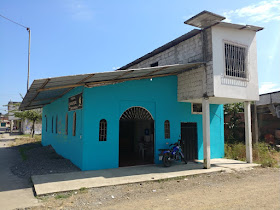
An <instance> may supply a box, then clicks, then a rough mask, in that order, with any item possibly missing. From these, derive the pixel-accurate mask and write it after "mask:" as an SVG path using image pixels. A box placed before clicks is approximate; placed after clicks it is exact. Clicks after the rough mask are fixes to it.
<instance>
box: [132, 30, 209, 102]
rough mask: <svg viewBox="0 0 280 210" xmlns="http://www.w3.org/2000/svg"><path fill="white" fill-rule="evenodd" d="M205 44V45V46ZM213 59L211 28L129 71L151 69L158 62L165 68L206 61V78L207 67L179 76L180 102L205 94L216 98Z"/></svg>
mask: <svg viewBox="0 0 280 210" xmlns="http://www.w3.org/2000/svg"><path fill="white" fill-rule="evenodd" d="M203 42H204V43H205V44H204V45H203ZM203 57H204V59H203ZM212 57H213V56H212V31H211V28H209V29H206V30H205V31H203V32H202V31H201V33H198V34H197V35H195V36H193V37H191V38H189V39H187V40H185V41H183V42H180V43H179V44H177V45H175V46H173V47H171V48H169V49H167V50H165V51H163V52H161V53H159V54H157V55H154V56H152V57H150V58H148V59H146V60H144V61H141V62H140V63H138V64H135V65H133V66H131V67H129V69H137V68H145V67H150V65H151V64H153V63H155V62H158V65H159V66H164V65H172V64H187V63H195V62H202V61H203V60H205V61H206V62H207V64H206V76H205V73H204V68H205V67H201V68H199V69H193V70H190V71H187V72H184V73H182V74H179V75H178V87H177V88H178V89H177V95H178V101H184V100H191V99H198V98H202V97H203V94H204V93H206V94H207V95H208V96H214V87H213V61H212Z"/></svg>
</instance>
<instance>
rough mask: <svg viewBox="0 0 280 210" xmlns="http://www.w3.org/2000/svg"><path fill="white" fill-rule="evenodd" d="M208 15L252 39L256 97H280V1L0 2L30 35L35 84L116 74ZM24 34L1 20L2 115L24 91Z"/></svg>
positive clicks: (6, 13) (3, 12)
mask: <svg viewBox="0 0 280 210" xmlns="http://www.w3.org/2000/svg"><path fill="white" fill-rule="evenodd" d="M203 10H208V11H210V12H213V13H216V14H220V15H223V16H225V17H226V18H227V19H226V20H225V21H228V22H232V23H239V24H249V25H257V26H262V27H264V28H265V29H264V30H263V31H260V32H258V33H257V50H258V51H257V54H258V72H259V88H260V93H266V92H271V91H277V90H280V0H271V1H256V0H235V1H224V0H223V1H218V0H217V1H215V0H212V1H207V0H204V1H203V0H196V1H188V0H173V1H170V0H153V1H151V0H141V1H140V0H134V1H131V0H118V1H113V0H111V1H109V0H48V1H36V0H25V1H22V0H1V2H0V15H3V16H5V17H8V18H10V19H12V20H14V21H16V22H18V23H20V24H22V25H24V26H27V27H30V28H31V55H30V84H31V83H32V81H33V80H34V79H40V78H47V77H57V76H65V75H73V74H83V73H94V72H104V71H113V70H115V69H117V68H118V67H121V66H123V65H125V64H127V63H129V62H131V61H133V60H135V59H137V58H139V57H141V56H143V55H144V54H146V53H148V52H150V51H152V50H154V49H156V48H158V47H160V46H162V45H163V44H165V43H167V42H169V41H171V40H173V39H175V38H177V37H179V36H181V35H183V34H185V33H187V32H189V31H190V30H192V29H194V27H192V26H188V25H186V24H184V21H185V20H187V19H188V18H190V17H192V16H193V15H196V14H197V13H199V12H201V11H203ZM27 66H28V32H27V31H26V29H25V28H23V27H21V26H19V25H16V24H14V23H11V22H9V21H7V20H6V19H4V18H1V17H0V78H1V80H0V113H1V112H2V113H5V110H6V107H3V105H5V104H7V103H8V102H9V101H10V100H11V101H21V100H22V99H21V96H20V95H23V96H24V95H25V94H26V91H27Z"/></svg>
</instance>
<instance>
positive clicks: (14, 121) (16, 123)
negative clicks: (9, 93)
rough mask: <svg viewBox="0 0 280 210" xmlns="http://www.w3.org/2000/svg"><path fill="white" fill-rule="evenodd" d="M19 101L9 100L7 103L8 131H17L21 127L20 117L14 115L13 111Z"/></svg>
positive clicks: (16, 108)
mask: <svg viewBox="0 0 280 210" xmlns="http://www.w3.org/2000/svg"><path fill="white" fill-rule="evenodd" d="M19 105H20V102H15V101H9V103H8V120H9V121H10V132H11V133H12V132H13V131H15V132H18V131H19V130H20V128H21V119H20V118H18V117H15V116H14V112H15V111H18V108H19Z"/></svg>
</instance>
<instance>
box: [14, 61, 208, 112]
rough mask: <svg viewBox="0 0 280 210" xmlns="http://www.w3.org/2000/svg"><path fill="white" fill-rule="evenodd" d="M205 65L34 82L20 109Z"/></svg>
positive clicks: (143, 69) (73, 76) (162, 67)
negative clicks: (78, 91)
mask: <svg viewBox="0 0 280 210" xmlns="http://www.w3.org/2000/svg"><path fill="white" fill-rule="evenodd" d="M202 64H203V63H189V64H176V65H167V66H157V67H149V68H142V69H129V70H123V71H113V72H101V73H92V74H80V75H72V76H64V77H53V78H45V79H38V80H34V81H33V83H32V85H31V87H30V88H29V90H28V92H27V93H26V95H25V97H24V99H23V101H22V103H21V105H20V107H19V109H20V110H27V109H35V108H40V107H43V106H44V105H46V104H49V103H52V102H53V101H55V100H56V99H58V98H60V97H62V96H63V95H64V94H66V93H67V92H69V91H70V90H72V89H73V88H75V87H79V86H85V87H95V86H101V85H108V84H114V83H119V82H125V81H129V80H139V79H147V78H153V77H163V76H169V75H177V74H179V73H182V72H184V71H187V70H190V69H194V68H198V67H199V66H201V65H202Z"/></svg>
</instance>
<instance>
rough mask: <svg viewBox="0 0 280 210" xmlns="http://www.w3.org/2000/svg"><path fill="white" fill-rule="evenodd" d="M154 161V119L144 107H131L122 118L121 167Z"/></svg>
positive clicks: (120, 139) (120, 136)
mask: <svg viewBox="0 0 280 210" xmlns="http://www.w3.org/2000/svg"><path fill="white" fill-rule="evenodd" d="M153 162H154V120H153V118H152V116H151V114H150V113H149V112H148V111H147V110H146V109H144V108H142V107H131V108H129V109H128V110H126V111H125V112H124V113H123V114H122V116H121V118H120V134H119V167H122V166H134V165H145V164H152V163H153Z"/></svg>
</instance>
